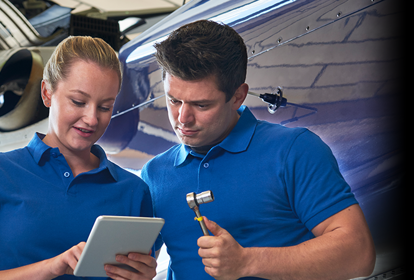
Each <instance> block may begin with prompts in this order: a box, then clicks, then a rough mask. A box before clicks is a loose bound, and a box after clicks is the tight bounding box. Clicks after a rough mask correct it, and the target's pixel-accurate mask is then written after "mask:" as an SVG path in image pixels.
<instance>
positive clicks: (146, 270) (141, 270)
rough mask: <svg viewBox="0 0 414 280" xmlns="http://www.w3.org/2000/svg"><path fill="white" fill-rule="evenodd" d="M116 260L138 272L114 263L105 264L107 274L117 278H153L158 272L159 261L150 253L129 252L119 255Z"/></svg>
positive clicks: (137, 279) (120, 279) (121, 279)
mask: <svg viewBox="0 0 414 280" xmlns="http://www.w3.org/2000/svg"><path fill="white" fill-rule="evenodd" d="M115 259H116V261H117V262H120V263H124V264H126V265H128V266H130V267H132V268H134V269H136V270H137V271H138V272H133V271H129V270H126V269H122V268H120V267H117V266H114V265H109V264H107V265H105V271H106V274H107V275H108V276H109V277H111V278H112V279H115V280H124V279H131V280H132V279H134V280H135V279H136V280H145V279H152V278H154V277H155V275H156V274H157V272H156V270H155V269H156V268H157V261H156V260H155V259H154V258H153V257H152V256H151V255H150V254H149V255H143V254H139V253H129V254H128V256H123V255H117V256H116V258H115Z"/></svg>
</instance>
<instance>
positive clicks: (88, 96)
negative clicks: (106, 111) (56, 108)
mask: <svg viewBox="0 0 414 280" xmlns="http://www.w3.org/2000/svg"><path fill="white" fill-rule="evenodd" d="M69 91H71V92H77V93H80V94H82V95H84V96H85V97H87V98H91V95H90V94H89V93H86V92H84V91H82V90H80V89H71V90H69ZM112 100H115V98H113V97H109V98H106V99H104V100H103V101H104V102H106V101H112Z"/></svg>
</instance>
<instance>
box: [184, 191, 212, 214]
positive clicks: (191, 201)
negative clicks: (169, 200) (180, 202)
mask: <svg viewBox="0 0 414 280" xmlns="http://www.w3.org/2000/svg"><path fill="white" fill-rule="evenodd" d="M186 198H187V203H188V206H189V207H190V208H191V209H193V210H194V207H196V206H199V205H200V204H203V203H209V202H212V201H213V200H214V195H213V192H212V191H205V192H202V193H199V194H195V193H194V192H191V193H189V194H187V197H186Z"/></svg>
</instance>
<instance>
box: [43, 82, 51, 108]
mask: <svg viewBox="0 0 414 280" xmlns="http://www.w3.org/2000/svg"><path fill="white" fill-rule="evenodd" d="M41 95H42V100H43V104H44V105H45V106H46V107H47V108H49V107H50V105H51V103H52V99H51V97H52V94H51V91H50V86H49V83H48V81H46V80H42V86H41Z"/></svg>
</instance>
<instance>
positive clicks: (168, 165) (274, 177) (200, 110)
mask: <svg viewBox="0 0 414 280" xmlns="http://www.w3.org/2000/svg"><path fill="white" fill-rule="evenodd" d="M155 47H156V49H157V53H156V57H157V60H158V62H159V64H160V65H161V67H162V75H163V76H162V77H163V81H164V90H165V94H166V102H167V108H168V114H169V119H170V122H171V125H172V127H173V129H174V131H175V133H176V134H177V136H178V137H179V139H180V140H181V142H182V144H181V145H177V146H174V147H172V148H171V149H170V150H168V151H166V152H165V153H163V154H160V155H158V156H157V157H155V158H154V159H152V160H151V161H149V162H148V163H147V164H146V165H145V166H144V168H143V170H142V177H143V179H144V181H146V183H147V184H148V185H149V187H150V191H151V194H152V199H153V207H154V212H155V213H154V214H155V215H156V216H158V217H162V218H164V219H165V226H164V228H163V230H162V232H161V235H162V241H163V242H164V243H165V244H166V246H167V250H168V253H169V255H170V257H171V263H170V267H169V275H168V277H167V278H168V279H211V277H210V276H209V275H211V276H213V277H214V278H216V279H239V278H242V277H247V278H243V279H261V278H265V279H302V278H306V279H349V278H353V277H358V276H365V275H369V274H370V273H371V272H372V270H373V266H374V262H375V252H374V246H373V241H372V238H371V235H370V232H369V229H368V227H367V224H366V222H365V218H364V215H363V213H362V211H361V209H360V207H359V206H358V204H357V201H356V200H355V198H354V196H353V194H352V193H351V191H350V188H349V186H348V185H347V184H346V182H345V181H344V179H343V177H342V176H341V174H340V172H339V170H338V166H337V163H336V160H335V158H334V157H333V155H332V152H331V151H330V149H329V148H328V147H327V146H326V145H325V144H324V143H323V142H322V141H321V140H320V138H319V137H317V136H316V135H315V134H313V133H311V132H310V131H308V130H307V129H304V128H285V127H283V126H280V125H276V124H270V123H268V122H263V121H258V120H256V118H255V117H254V116H253V115H252V113H251V112H250V111H249V109H248V108H246V107H244V106H241V105H242V103H243V101H244V99H245V98H246V95H247V92H248V85H247V84H246V83H245V78H246V69H247V53H246V47H245V45H244V42H243V40H242V38H241V37H240V36H239V35H238V34H237V33H236V32H235V31H234V30H233V29H232V28H230V27H228V26H225V25H221V24H218V23H215V22H212V21H205V20H203V21H197V22H194V23H191V24H188V25H185V26H183V27H181V28H179V29H177V30H176V31H174V32H173V33H171V35H170V36H169V37H168V39H166V40H165V41H163V42H161V43H158V44H156V46H155ZM206 190H212V191H213V193H214V196H215V201H214V202H212V203H209V204H203V205H202V206H201V207H200V208H201V212H202V214H204V215H205V216H206V217H208V218H205V219H204V220H205V223H206V226H207V228H208V229H209V230H210V232H211V233H212V235H211V236H202V237H200V236H201V235H202V232H201V230H200V228H199V226H198V225H197V222H195V221H194V219H193V218H194V213H193V211H191V210H190V209H189V207H188V205H187V203H186V200H185V197H186V194H187V193H190V192H196V193H199V192H202V191H206ZM213 221H215V222H213ZM160 245H161V242H158V244H157V246H158V248H159V247H160ZM197 246H198V247H197Z"/></svg>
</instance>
